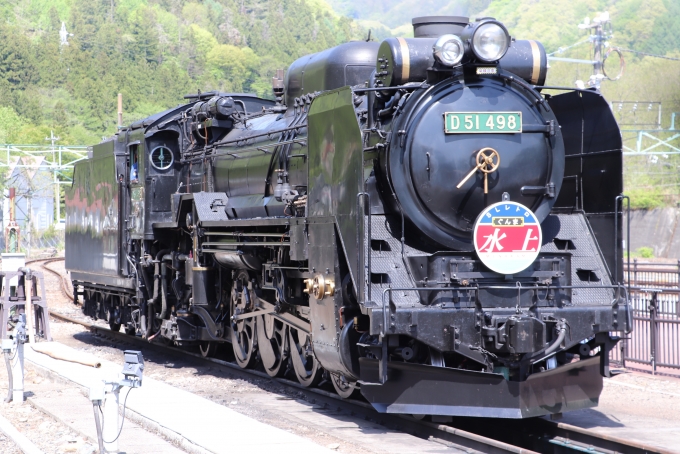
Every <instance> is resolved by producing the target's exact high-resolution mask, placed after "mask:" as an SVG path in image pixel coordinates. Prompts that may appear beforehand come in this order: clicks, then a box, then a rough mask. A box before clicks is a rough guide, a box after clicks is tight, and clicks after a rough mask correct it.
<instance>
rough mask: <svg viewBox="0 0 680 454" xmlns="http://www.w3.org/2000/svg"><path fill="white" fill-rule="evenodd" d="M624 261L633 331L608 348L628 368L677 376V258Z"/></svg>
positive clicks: (679, 341) (679, 278) (679, 361)
mask: <svg viewBox="0 0 680 454" xmlns="http://www.w3.org/2000/svg"><path fill="white" fill-rule="evenodd" d="M628 271H629V270H628V266H627V264H626V265H624V277H626V278H628V277H629V276H630V282H629V284H630V285H631V293H630V302H631V305H632V307H633V332H632V333H631V334H630V335H628V336H627V337H628V339H625V340H624V341H622V342H620V343H619V346H618V347H619V348H617V349H615V350H613V351H612V352H611V356H610V359H611V360H612V362H614V363H616V364H619V365H621V366H623V367H627V368H630V369H636V370H641V371H645V372H651V373H653V374H654V373H661V374H668V375H679V376H680V284H679V283H680V260H678V261H677V262H674V263H654V262H642V261H638V260H634V261H633V262H632V263H631V264H630V274H629V273H628Z"/></svg>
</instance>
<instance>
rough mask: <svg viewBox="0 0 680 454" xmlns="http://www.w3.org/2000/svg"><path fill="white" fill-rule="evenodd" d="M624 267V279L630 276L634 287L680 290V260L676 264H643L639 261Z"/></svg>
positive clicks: (636, 260)
mask: <svg viewBox="0 0 680 454" xmlns="http://www.w3.org/2000/svg"><path fill="white" fill-rule="evenodd" d="M628 271H629V270H628V264H627V263H625V264H624V265H623V272H624V277H625V278H626V279H627V278H628V276H630V285H631V286H633V287H661V288H680V260H678V261H677V262H675V263H655V262H641V261H638V259H635V260H633V262H632V263H631V264H630V274H628Z"/></svg>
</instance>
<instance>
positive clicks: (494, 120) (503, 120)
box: [444, 112, 522, 134]
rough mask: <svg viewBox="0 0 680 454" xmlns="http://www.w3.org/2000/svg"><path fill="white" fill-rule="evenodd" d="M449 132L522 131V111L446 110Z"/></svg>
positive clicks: (445, 126) (505, 132)
mask: <svg viewBox="0 0 680 454" xmlns="http://www.w3.org/2000/svg"><path fill="white" fill-rule="evenodd" d="M444 132H445V133H447V134H461V133H464V134H471V133H472V134H475V133H476V134H480V133H484V134H489V133H500V134H508V133H515V132H522V112H446V113H445V114H444Z"/></svg>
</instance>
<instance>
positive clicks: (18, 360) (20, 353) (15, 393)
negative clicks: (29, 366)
mask: <svg viewBox="0 0 680 454" xmlns="http://www.w3.org/2000/svg"><path fill="white" fill-rule="evenodd" d="M11 365H12V379H13V380H14V386H13V387H12V401H13V402H16V403H18V404H21V403H23V401H24V344H23V342H19V343H18V344H17V347H16V352H15V354H14V359H13V360H12V361H11Z"/></svg>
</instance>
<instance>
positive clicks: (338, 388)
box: [331, 374, 357, 399]
mask: <svg viewBox="0 0 680 454" xmlns="http://www.w3.org/2000/svg"><path fill="white" fill-rule="evenodd" d="M331 383H333V388H335V392H336V393H338V396H340V397H342V398H343V399H349V398H350V397H352V394H354V391H355V390H356V388H357V384H356V382H351V381H349V380H347V379H346V378H345V377H344V376H343V375H338V374H331Z"/></svg>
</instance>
